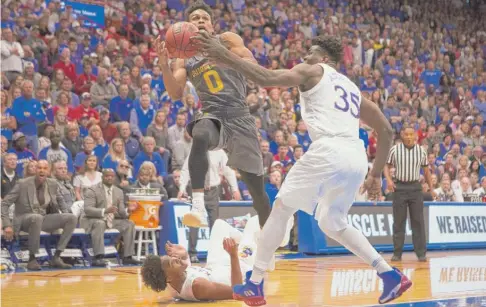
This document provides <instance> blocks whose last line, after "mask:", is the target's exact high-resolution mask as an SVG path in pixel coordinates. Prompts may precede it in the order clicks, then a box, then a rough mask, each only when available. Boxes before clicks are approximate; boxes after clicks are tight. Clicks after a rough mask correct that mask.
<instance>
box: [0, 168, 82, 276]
mask: <svg viewBox="0 0 486 307" xmlns="http://www.w3.org/2000/svg"><path fill="white" fill-rule="evenodd" d="M49 172H50V169H49V163H48V162H47V161H46V160H40V161H39V163H38V164H37V174H36V175H35V176H32V177H28V178H26V179H24V180H21V181H19V182H18V183H17V185H16V186H15V187H14V188H13V189H12V191H10V193H9V194H8V195H7V196H6V197H5V198H4V199H3V201H2V225H3V227H4V229H3V233H4V236H5V239H6V240H7V241H10V240H12V239H13V236H14V234H18V233H19V232H20V231H25V232H28V233H29V243H28V245H29V262H28V264H27V269H29V270H33V271H38V270H40V269H41V267H40V265H39V263H38V262H37V260H36V259H35V254H36V253H37V252H38V251H39V246H40V234H41V231H45V232H53V231H55V230H57V229H62V230H63V232H62V235H61V238H60V239H59V243H58V244H57V249H56V252H55V254H54V258H53V259H52V261H51V266H53V267H55V268H62V269H68V268H71V266H70V265H69V264H66V263H64V262H63V261H62V259H61V257H60V255H61V252H62V251H63V250H64V249H65V248H66V246H67V244H68V242H69V240H70V239H71V235H72V234H73V231H74V229H75V228H76V222H77V219H76V216H74V215H73V214H71V213H68V210H67V207H66V205H65V204H64V200H63V197H62V195H61V193H60V191H59V187H58V185H57V183H56V181H55V180H53V179H50V178H48V176H49ZM14 203H15V216H14V219H13V228H12V223H11V221H10V219H9V216H8V208H9V207H10V205H12V204H14ZM60 212H62V213H60Z"/></svg>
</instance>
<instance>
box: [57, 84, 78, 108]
mask: <svg viewBox="0 0 486 307" xmlns="http://www.w3.org/2000/svg"><path fill="white" fill-rule="evenodd" d="M68 80H69V79H68ZM54 101H55V102H56V106H55V107H54V108H52V113H53V114H54V116H56V115H57V113H58V112H59V111H61V112H63V113H64V114H69V112H72V110H73V107H72V105H71V97H69V95H68V93H66V92H64V91H61V92H60V93H59V94H58V95H57V97H56V100H54ZM78 105H79V104H78Z"/></svg>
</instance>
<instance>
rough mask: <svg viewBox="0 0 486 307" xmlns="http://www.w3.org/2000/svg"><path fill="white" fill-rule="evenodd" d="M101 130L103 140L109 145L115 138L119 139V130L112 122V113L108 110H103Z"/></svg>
mask: <svg viewBox="0 0 486 307" xmlns="http://www.w3.org/2000/svg"><path fill="white" fill-rule="evenodd" d="M100 128H101V133H102V135H103V139H104V140H105V141H106V142H107V143H108V144H109V143H111V141H112V140H113V139H114V138H116V137H118V129H117V128H116V126H115V125H114V124H112V123H111V122H110V111H108V109H106V108H103V109H101V111H100Z"/></svg>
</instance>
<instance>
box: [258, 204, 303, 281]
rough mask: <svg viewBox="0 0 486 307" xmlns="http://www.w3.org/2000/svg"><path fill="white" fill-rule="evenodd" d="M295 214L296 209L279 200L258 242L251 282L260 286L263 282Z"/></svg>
mask: <svg viewBox="0 0 486 307" xmlns="http://www.w3.org/2000/svg"><path fill="white" fill-rule="evenodd" d="M294 213H295V209H293V208H290V207H287V206H285V205H283V203H282V202H281V200H280V199H279V198H277V200H276V201H275V204H274V206H273V209H272V212H271V213H270V216H269V217H268V220H267V222H266V223H265V226H264V227H263V229H262V231H261V233H260V238H259V240H258V242H257V253H256V259H255V265H254V267H253V274H252V275H251V278H250V281H251V282H253V283H255V284H259V283H261V281H262V280H263V276H264V275H265V271H266V270H267V269H268V265H269V263H270V261H271V260H272V257H273V255H274V253H275V251H276V250H277V248H278V247H279V246H280V243H282V240H283V238H284V236H285V231H286V230H287V221H288V220H289V219H290V218H291V217H292V216H293V214H294Z"/></svg>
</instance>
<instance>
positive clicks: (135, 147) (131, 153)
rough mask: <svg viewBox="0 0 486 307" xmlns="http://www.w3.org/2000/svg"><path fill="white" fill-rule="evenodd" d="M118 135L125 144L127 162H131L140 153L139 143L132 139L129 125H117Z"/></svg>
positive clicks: (125, 123) (126, 123)
mask: <svg viewBox="0 0 486 307" xmlns="http://www.w3.org/2000/svg"><path fill="white" fill-rule="evenodd" d="M118 133H119V135H120V137H121V138H122V140H123V142H124V144H125V153H126V155H127V159H128V161H133V159H135V157H136V156H137V155H138V153H139V152H140V143H139V142H138V141H137V140H136V139H135V138H134V137H132V132H131V131H130V124H129V123H128V122H120V123H118Z"/></svg>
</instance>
